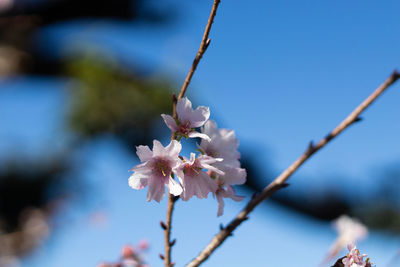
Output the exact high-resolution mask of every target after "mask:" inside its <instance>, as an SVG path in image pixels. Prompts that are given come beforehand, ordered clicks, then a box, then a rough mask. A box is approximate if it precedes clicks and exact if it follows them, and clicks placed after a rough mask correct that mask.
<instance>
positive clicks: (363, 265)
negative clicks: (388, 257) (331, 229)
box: [342, 244, 371, 267]
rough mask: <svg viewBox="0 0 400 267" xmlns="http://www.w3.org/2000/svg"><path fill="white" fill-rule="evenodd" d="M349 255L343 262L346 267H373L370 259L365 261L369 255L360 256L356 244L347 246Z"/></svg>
mask: <svg viewBox="0 0 400 267" xmlns="http://www.w3.org/2000/svg"><path fill="white" fill-rule="evenodd" d="M347 249H348V250H349V253H348V254H347V255H346V257H345V258H344V259H343V260H342V262H343V264H344V267H371V263H370V261H369V258H367V259H366V260H364V258H365V257H367V256H368V255H367V254H362V255H360V251H359V250H358V249H357V248H356V246H355V245H354V244H349V245H348V246H347Z"/></svg>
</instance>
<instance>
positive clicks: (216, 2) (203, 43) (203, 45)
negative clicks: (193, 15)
mask: <svg viewBox="0 0 400 267" xmlns="http://www.w3.org/2000/svg"><path fill="white" fill-rule="evenodd" d="M220 2H221V0H214V4H213V7H212V9H211V13H210V16H209V18H208V22H207V26H206V29H205V30H204V34H203V38H202V40H201V43H200V47H199V51H198V52H197V54H196V57H195V58H194V60H193V63H192V67H191V68H190V70H189V72H188V74H187V75H186V79H185V81H184V82H183V85H182V88H181V91H180V93H179V95H178V101H179V100H180V99H181V98H182V97H183V96H184V94H185V92H186V89H187V87H188V85H189V83H190V81H191V80H192V76H193V74H194V72H195V71H196V68H197V65H198V64H199V62H200V60H201V58H202V57H203V55H204V53H205V52H206V50H207V47H208V45H209V44H210V42H211V39H209V38H208V35H209V34H210V30H211V26H212V24H213V22H214V17H215V15H216V14H217V9H218V5H219V3H220Z"/></svg>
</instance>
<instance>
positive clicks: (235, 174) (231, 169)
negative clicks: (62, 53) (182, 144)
mask: <svg viewBox="0 0 400 267" xmlns="http://www.w3.org/2000/svg"><path fill="white" fill-rule="evenodd" d="M202 133H204V134H206V135H208V136H209V137H210V138H211V140H210V141H207V140H202V141H201V143H200V145H199V149H200V151H202V152H203V153H205V154H206V155H208V156H211V157H216V158H222V159H223V160H222V161H217V162H215V163H213V164H212V166H214V167H216V168H218V169H219V170H221V171H223V172H224V173H225V174H218V173H212V174H211V177H213V178H214V179H216V182H217V184H218V189H217V191H216V192H215V193H214V196H215V197H216V198H217V201H218V213H217V215H218V216H221V215H222V214H223V212H224V198H231V199H233V200H235V201H241V200H242V199H243V197H242V196H237V195H236V194H235V190H234V188H233V187H232V185H236V184H244V183H245V182H246V170H245V169H243V168H240V161H239V158H240V153H239V152H238V151H237V149H238V146H239V141H238V140H237V138H236V136H235V132H234V131H232V130H228V129H218V128H217V124H216V123H215V122H214V121H211V120H210V121H207V122H206V124H205V125H204V127H203V129H202Z"/></svg>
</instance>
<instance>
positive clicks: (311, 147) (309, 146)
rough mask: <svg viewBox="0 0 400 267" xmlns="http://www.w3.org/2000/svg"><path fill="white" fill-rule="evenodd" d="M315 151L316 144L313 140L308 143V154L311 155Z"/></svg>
mask: <svg viewBox="0 0 400 267" xmlns="http://www.w3.org/2000/svg"><path fill="white" fill-rule="evenodd" d="M314 150H315V146H314V142H313V141H312V140H311V141H310V143H308V146H307V150H306V153H311V152H313V151H314Z"/></svg>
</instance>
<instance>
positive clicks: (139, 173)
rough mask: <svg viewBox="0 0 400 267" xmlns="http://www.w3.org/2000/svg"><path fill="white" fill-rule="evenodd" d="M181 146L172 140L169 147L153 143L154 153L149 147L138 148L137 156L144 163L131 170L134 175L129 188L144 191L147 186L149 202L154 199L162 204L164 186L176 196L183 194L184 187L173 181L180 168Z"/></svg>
mask: <svg viewBox="0 0 400 267" xmlns="http://www.w3.org/2000/svg"><path fill="white" fill-rule="evenodd" d="M181 149H182V146H181V144H180V143H179V142H178V141H176V140H172V141H171V143H170V144H169V145H168V146H167V147H165V148H164V147H163V145H162V144H161V143H160V142H159V141H157V140H154V141H153V151H151V150H150V148H149V147H148V146H138V147H136V154H137V155H138V156H139V159H140V161H141V162H142V163H141V164H139V165H136V166H135V167H133V168H132V169H131V171H134V173H133V174H132V175H131V177H130V178H129V186H130V187H132V188H134V189H143V188H144V187H146V186H147V185H148V186H149V189H148V191H147V201H150V200H152V199H154V200H155V201H157V202H160V201H161V199H162V197H163V196H164V194H165V188H164V185H167V187H168V189H169V192H170V193H171V194H173V195H175V196H178V195H180V194H181V193H182V191H183V190H182V187H181V186H180V185H179V184H178V183H177V182H176V181H175V180H174V179H173V177H172V173H173V172H174V170H175V169H176V168H177V167H178V166H179V164H180V162H181V160H180V159H179V157H178V156H179V152H180V151H181Z"/></svg>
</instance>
